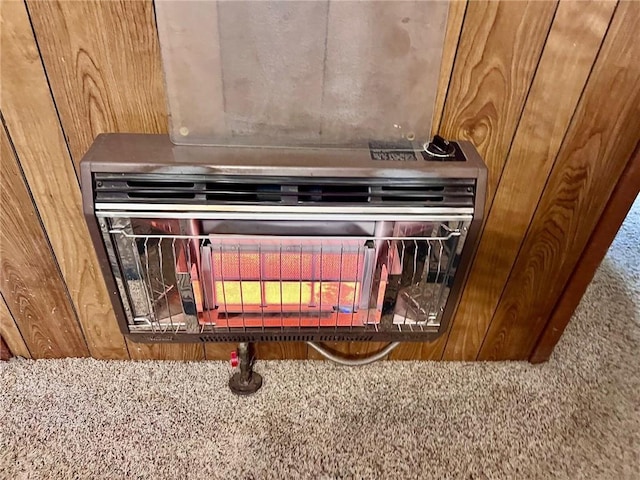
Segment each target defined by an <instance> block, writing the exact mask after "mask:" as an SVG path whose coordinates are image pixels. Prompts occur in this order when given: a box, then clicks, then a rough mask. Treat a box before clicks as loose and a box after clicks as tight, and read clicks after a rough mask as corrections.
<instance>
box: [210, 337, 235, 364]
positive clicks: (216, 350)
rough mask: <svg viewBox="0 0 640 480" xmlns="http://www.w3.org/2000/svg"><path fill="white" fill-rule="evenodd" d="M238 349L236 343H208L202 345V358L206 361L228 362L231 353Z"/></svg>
mask: <svg viewBox="0 0 640 480" xmlns="http://www.w3.org/2000/svg"><path fill="white" fill-rule="evenodd" d="M237 349H238V344H237V343H231V342H219V343H218V342H210V343H205V344H204V356H205V358H206V359H207V360H227V361H228V360H229V359H230V358H231V352H232V351H234V350H237Z"/></svg>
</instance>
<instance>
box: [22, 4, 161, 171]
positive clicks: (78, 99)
mask: <svg viewBox="0 0 640 480" xmlns="http://www.w3.org/2000/svg"><path fill="white" fill-rule="evenodd" d="M27 5H28V8H29V12H30V14H31V20H32V22H33V27H34V30H35V33H36V38H37V39H38V44H39V46H40V49H41V53H42V58H43V61H44V64H45V67H46V70H47V74H48V76H49V81H50V83H51V89H52V91H53V95H54V98H55V101H56V105H57V106H58V110H59V112H60V118H61V119H62V125H63V129H64V132H65V134H66V136H67V138H68V141H69V148H70V150H71V156H72V157H73V161H74V162H75V163H76V165H77V164H78V162H79V161H80V159H81V158H82V155H84V153H85V152H86V151H87V149H88V148H89V146H90V145H91V143H92V142H93V139H94V138H95V137H96V135H97V134H99V133H103V132H128V133H166V131H167V110H166V101H165V92H164V84H163V77H162V65H161V61H160V50H159V45H158V35H157V31H156V25H155V20H154V13H153V3H152V1H151V0H141V1H134V2H128V1H124V0H119V1H109V2H101V1H82V2H69V1H64V0H61V1H48V0H45V1H31V0H29V1H28V2H27Z"/></svg>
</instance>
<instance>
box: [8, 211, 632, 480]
mask: <svg viewBox="0 0 640 480" xmlns="http://www.w3.org/2000/svg"><path fill="white" fill-rule="evenodd" d="M639 238H640V201H637V202H636V205H635V207H634V209H633V211H632V214H630V216H629V217H628V219H627V220H626V222H625V224H624V226H623V229H622V230H621V231H620V233H619V234H618V237H617V238H616V241H615V243H614V245H613V246H612V248H611V250H610V252H609V254H608V255H607V257H606V259H605V261H604V262H603V264H602V265H601V267H600V269H599V270H598V273H597V275H596V277H595V279H594V281H593V283H592V284H591V286H590V287H589V289H588V292H587V294H586V296H585V297H584V299H583V301H582V303H581V305H580V307H579V309H578V311H577V312H576V314H575V318H574V319H573V321H572V323H571V324H570V325H569V327H568V329H567V331H566V333H565V335H564V336H563V338H562V340H561V341H560V344H559V345H558V347H557V348H556V351H555V353H554V355H553V357H552V359H551V360H550V361H549V362H548V363H546V364H543V365H530V364H527V363H521V362H504V363H503V362H500V363H431V362H430V363H418V362H379V363H377V364H374V365H371V366H367V367H361V368H344V367H338V366H335V365H332V364H330V363H328V362H315V361H307V362H293V361H281V362H259V364H258V365H257V368H256V370H257V371H259V372H261V373H262V374H263V375H264V378H265V384H264V386H263V388H262V390H261V391H260V392H259V393H258V394H257V395H255V396H253V397H249V398H237V397H235V396H233V395H232V394H231V393H230V392H229V390H228V389H227V388H226V386H225V385H226V381H227V379H228V374H229V373H228V367H227V364H226V363H224V362H201V363H177V362H116V361H109V362H106V361H96V360H90V359H86V360H85V359H83V360H78V359H69V360H46V361H43V360H40V361H27V360H12V361H10V362H3V363H2V364H0V477H2V478H7V479H9V478H10V479H17V478H65V479H66V478H69V479H71V478H109V479H112V478H145V479H146V478H149V479H161V478H171V479H173V478H207V479H213V478H225V479H226V478H241V479H244V478H255V479H258V478H327V479H329V478H358V479H360V478H403V479H404V478H468V479H470V478H473V479H482V478H509V479H511V478H518V479H520V478H541V479H542V478H544V479H547V478H570V479H577V478H589V479H600V478H601V479H609V478H611V479H621V478H628V479H632V478H633V479H637V478H640V348H639V347H640V248H639V246H638V239H639Z"/></svg>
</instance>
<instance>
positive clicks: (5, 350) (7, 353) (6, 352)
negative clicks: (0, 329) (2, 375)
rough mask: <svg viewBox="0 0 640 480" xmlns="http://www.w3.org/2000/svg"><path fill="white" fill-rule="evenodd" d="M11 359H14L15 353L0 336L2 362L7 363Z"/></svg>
mask: <svg viewBox="0 0 640 480" xmlns="http://www.w3.org/2000/svg"><path fill="white" fill-rule="evenodd" d="M11 357H13V353H12V352H11V350H10V349H9V346H8V345H7V342H5V341H4V338H3V337H1V336H0V361H3V362H6V361H7V360H9V359H10V358H11Z"/></svg>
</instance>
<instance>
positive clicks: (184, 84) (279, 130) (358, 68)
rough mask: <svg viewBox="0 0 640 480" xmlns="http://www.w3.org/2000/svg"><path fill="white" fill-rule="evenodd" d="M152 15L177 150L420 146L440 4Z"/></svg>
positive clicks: (176, 4) (293, 4)
mask: <svg viewBox="0 0 640 480" xmlns="http://www.w3.org/2000/svg"><path fill="white" fill-rule="evenodd" d="M155 6H156V18H157V22H158V32H159V37H160V45H161V51H162V60H163V66H164V73H165V82H166V86H167V96H168V103H169V109H170V134H171V139H172V141H173V142H174V143H176V144H180V145H231V146H239V145H252V146H297V147H310V146H341V147H344V148H360V147H362V146H367V145H368V143H369V142H370V141H372V140H375V141H384V142H396V141H401V140H409V141H414V140H415V141H416V142H425V141H426V140H427V138H428V137H429V135H430V130H431V120H432V114H433V108H434V102H435V95H436V91H437V85H438V80H439V74H440V63H441V57H442V49H443V44H444V34H445V27H446V20H447V12H448V3H447V2H422V1H399V2H398V1H376V2H361V1H334V0H323V1H317V0H314V1H266V2H255V1H242V0H240V1H233V2H228V1H226V2H225V1H206V2H184V1H162V2H156V4H155Z"/></svg>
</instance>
